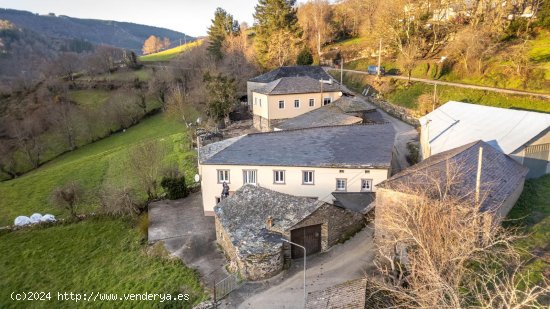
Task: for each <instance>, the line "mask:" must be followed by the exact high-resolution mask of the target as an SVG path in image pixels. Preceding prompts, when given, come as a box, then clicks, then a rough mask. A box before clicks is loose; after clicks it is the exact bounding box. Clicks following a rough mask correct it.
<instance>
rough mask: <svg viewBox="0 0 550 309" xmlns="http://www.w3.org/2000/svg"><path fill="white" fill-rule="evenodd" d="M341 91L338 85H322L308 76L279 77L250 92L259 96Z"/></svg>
mask: <svg viewBox="0 0 550 309" xmlns="http://www.w3.org/2000/svg"><path fill="white" fill-rule="evenodd" d="M337 91H342V88H341V87H340V84H338V83H336V82H334V83H330V84H328V83H322V82H320V81H319V80H318V79H314V78H311V77H308V76H294V77H281V78H279V79H276V80H274V81H272V82H269V83H268V84H266V85H265V86H263V87H260V88H258V89H254V90H253V91H252V92H256V93H261V94H268V95H274V94H294V93H320V92H337Z"/></svg>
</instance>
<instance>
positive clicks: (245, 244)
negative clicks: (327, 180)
mask: <svg viewBox="0 0 550 309" xmlns="http://www.w3.org/2000/svg"><path fill="white" fill-rule="evenodd" d="M324 205H327V204H326V203H324V202H322V201H318V200H316V199H312V198H306V197H297V196H293V195H289V194H284V193H279V192H276V191H273V190H269V189H266V188H262V187H258V186H254V185H250V184H247V185H244V186H243V187H241V188H240V189H239V190H237V191H236V192H235V194H234V195H232V196H229V197H228V198H226V199H223V200H222V201H221V202H220V203H219V204H218V205H217V206H216V207H214V212H215V214H216V217H218V219H219V220H220V223H221V225H222V226H223V228H224V230H225V231H226V232H227V234H228V235H229V237H230V238H231V241H232V243H233V245H234V246H235V247H237V248H238V250H239V253H240V254H251V253H262V252H263V253H265V252H272V251H273V252H277V250H279V251H280V244H281V243H282V241H281V236H280V235H279V234H277V233H272V232H270V231H268V230H267V229H266V228H265V225H266V222H267V219H268V217H270V216H271V218H272V219H273V227H274V228H276V229H277V230H283V231H286V230H288V229H290V228H291V227H293V226H294V225H296V224H298V223H299V222H301V221H302V220H304V219H305V218H307V217H308V216H309V215H311V214H312V213H313V212H314V211H316V210H317V209H319V208H320V207H322V206H324Z"/></svg>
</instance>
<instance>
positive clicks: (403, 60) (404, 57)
mask: <svg viewBox="0 0 550 309" xmlns="http://www.w3.org/2000/svg"><path fill="white" fill-rule="evenodd" d="M419 57H420V52H419V50H418V46H417V45H416V44H407V46H405V47H403V49H402V50H401V53H400V54H399V57H398V58H397V62H398V63H399V66H400V67H401V69H403V70H404V71H405V72H407V76H408V78H409V79H408V81H407V82H408V83H409V84H410V83H411V74H412V70H413V69H414V67H415V66H416V63H417V60H418V58H419Z"/></svg>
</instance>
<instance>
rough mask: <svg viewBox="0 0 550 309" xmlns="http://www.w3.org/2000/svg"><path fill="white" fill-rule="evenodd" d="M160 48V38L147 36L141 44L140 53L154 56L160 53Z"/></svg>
mask: <svg viewBox="0 0 550 309" xmlns="http://www.w3.org/2000/svg"><path fill="white" fill-rule="evenodd" d="M161 48H162V41H161V39H160V38H157V37H156V36H154V35H151V36H149V37H148V38H147V39H146V40H145V42H144V43H143V48H142V49H141V51H142V52H143V54H144V55H147V54H154V53H156V52H158V51H160V50H161Z"/></svg>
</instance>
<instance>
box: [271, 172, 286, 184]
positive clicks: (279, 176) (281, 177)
mask: <svg viewBox="0 0 550 309" xmlns="http://www.w3.org/2000/svg"><path fill="white" fill-rule="evenodd" d="M273 183H278V184H284V183H285V171H273Z"/></svg>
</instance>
